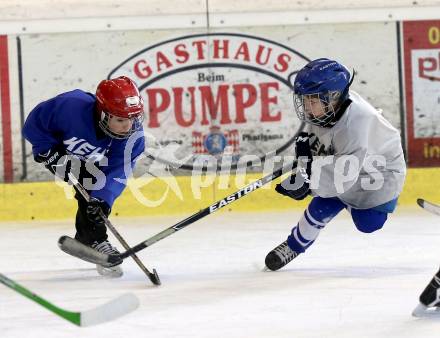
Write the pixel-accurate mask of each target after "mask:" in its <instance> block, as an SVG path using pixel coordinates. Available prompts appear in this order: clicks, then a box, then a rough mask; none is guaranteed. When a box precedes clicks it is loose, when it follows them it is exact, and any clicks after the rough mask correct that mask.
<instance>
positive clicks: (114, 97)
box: [96, 76, 144, 139]
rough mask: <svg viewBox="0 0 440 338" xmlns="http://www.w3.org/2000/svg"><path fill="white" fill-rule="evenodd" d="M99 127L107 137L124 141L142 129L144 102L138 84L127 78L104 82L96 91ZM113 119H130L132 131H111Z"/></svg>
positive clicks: (122, 77) (121, 77)
mask: <svg viewBox="0 0 440 338" xmlns="http://www.w3.org/2000/svg"><path fill="white" fill-rule="evenodd" d="M96 101H97V112H98V114H99V126H100V127H101V129H102V130H103V131H104V133H106V134H107V135H109V136H111V137H113V138H118V139H124V138H128V137H130V135H131V134H133V133H134V132H135V131H137V130H139V129H141V128H142V121H143V119H144V101H143V100H142V97H141V95H140V94H139V90H138V88H137V87H136V84H135V83H134V82H133V81H132V80H131V79H129V78H128V77H126V76H120V77H117V78H115V79H111V80H103V81H101V83H100V84H99V85H98V88H97V89H96ZM113 117H119V118H124V119H130V120H131V121H132V124H131V129H130V130H129V131H127V132H125V131H124V132H115V131H113V130H111V129H110V127H109V121H110V119H111V118H113Z"/></svg>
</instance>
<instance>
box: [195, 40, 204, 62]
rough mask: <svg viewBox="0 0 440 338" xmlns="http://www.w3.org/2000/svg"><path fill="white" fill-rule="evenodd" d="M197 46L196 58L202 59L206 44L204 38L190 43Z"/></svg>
mask: <svg viewBox="0 0 440 338" xmlns="http://www.w3.org/2000/svg"><path fill="white" fill-rule="evenodd" d="M192 45H193V46H195V47H196V48H197V60H203V59H204V58H205V53H204V49H203V48H204V47H205V45H206V41H205V40H198V41H194V42H193V43H192Z"/></svg>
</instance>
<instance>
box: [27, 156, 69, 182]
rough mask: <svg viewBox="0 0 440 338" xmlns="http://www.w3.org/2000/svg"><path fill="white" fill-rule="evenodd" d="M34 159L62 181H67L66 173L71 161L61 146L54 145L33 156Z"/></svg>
mask: <svg viewBox="0 0 440 338" xmlns="http://www.w3.org/2000/svg"><path fill="white" fill-rule="evenodd" d="M35 161H36V162H38V163H42V164H44V166H45V167H46V168H47V169H48V170H49V171H50V172H51V173H52V174H54V175H57V176H58V177H59V178H61V179H62V180H63V181H64V182H69V178H68V176H67V175H68V173H69V172H70V169H71V161H70V159H69V157H68V156H67V155H66V151H65V150H64V149H63V148H62V147H54V148H52V149H50V150H49V151H47V152H46V153H41V154H38V155H36V156H35Z"/></svg>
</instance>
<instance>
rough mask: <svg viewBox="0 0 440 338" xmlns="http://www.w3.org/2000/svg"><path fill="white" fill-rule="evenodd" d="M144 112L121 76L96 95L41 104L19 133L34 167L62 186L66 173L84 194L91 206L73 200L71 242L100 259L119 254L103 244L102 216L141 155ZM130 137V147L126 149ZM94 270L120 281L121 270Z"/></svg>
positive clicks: (73, 93) (67, 96)
mask: <svg viewBox="0 0 440 338" xmlns="http://www.w3.org/2000/svg"><path fill="white" fill-rule="evenodd" d="M143 110H144V106H143V100H142V98H141V96H140V94H139V91H138V89H137V87H136V85H135V84H134V83H133V81H132V80H130V79H129V78H128V77H125V76H121V77H118V78H115V79H111V80H104V81H101V83H100V84H99V85H98V87H97V90H96V95H93V94H91V93H87V92H84V91H82V90H79V89H76V90H73V91H70V92H66V93H62V94H60V95H58V96H56V97H54V98H52V99H50V100H47V101H44V102H42V103H40V104H39V105H37V106H36V107H35V108H34V109H33V110H32V111H31V112H30V114H29V116H28V117H27V119H26V122H25V124H24V127H23V135H24V137H25V138H26V139H27V140H28V141H29V142H30V143H31V144H32V152H33V155H34V159H35V161H36V162H39V163H42V164H44V166H45V167H46V168H47V169H48V170H50V171H51V172H52V173H53V174H54V175H57V176H59V177H60V178H61V179H63V180H64V181H66V182H69V178H68V173H69V172H70V173H71V174H72V175H74V176H76V178H77V179H78V181H79V183H81V184H82V185H83V186H84V187H85V188H86V190H87V191H88V193H89V195H90V201H89V202H87V201H86V200H85V199H84V198H83V197H82V196H81V194H79V193H78V192H77V193H76V195H75V198H76V199H77V200H78V211H77V213H76V222H75V227H76V235H75V239H76V240H78V241H80V242H81V243H83V244H85V245H88V246H90V247H92V248H94V249H95V250H97V251H100V252H103V253H110V254H117V253H118V251H117V249H116V248H115V247H114V246H113V245H111V243H110V242H109V241H108V239H107V232H106V226H105V223H104V220H103V219H102V217H101V216H100V212H101V211H102V212H103V214H104V215H105V216H109V214H110V211H111V208H112V205H113V202H114V201H115V199H116V198H117V197H118V196H119V195H120V194H121V193H122V191H123V190H124V188H125V181H126V178H127V177H126V176H127V175H126V171H127V170H126V168H127V167H129V168H130V169H132V168H133V167H134V164H135V160H136V158H137V157H138V156H139V155H140V154H141V153H142V152H143V151H144V137H143V133H142V130H143V129H142V121H143V116H144V114H143ZM138 131H139V132H140V133H138ZM135 132H136V134H135ZM131 135H134V138H135V139H136V141H135V142H134V145H129V144H130V142H129V141H130V140H129V138H130V136H131ZM128 145H129V148H127V146H128ZM126 148H127V149H128V150H129V151H128V152H127V155H126V156H127V157H128V158H124V151H125V150H126ZM126 163H128V165H127V164H126ZM124 165H125V166H124ZM121 263H122V261H121ZM97 268H98V272H99V273H101V274H109V273H110V274H112V275H113V276H117V275H122V269H121V268H120V267H119V266H115V267H112V268H109V269H110V271H109V270H108V269H104V268H103V267H100V266H97Z"/></svg>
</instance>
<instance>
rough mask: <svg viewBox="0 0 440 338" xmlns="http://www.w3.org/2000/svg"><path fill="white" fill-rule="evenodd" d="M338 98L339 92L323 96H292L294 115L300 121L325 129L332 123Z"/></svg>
mask: <svg viewBox="0 0 440 338" xmlns="http://www.w3.org/2000/svg"><path fill="white" fill-rule="evenodd" d="M340 97H341V92H339V91H332V92H327V93H325V94H322V93H314V94H293V104H294V107H295V112H296V115H297V116H298V118H299V119H300V120H301V121H304V122H307V123H310V124H314V125H317V126H321V127H325V126H327V125H328V124H329V123H330V122H332V121H333V119H334V117H335V115H336V111H337V108H338V104H339V98H340Z"/></svg>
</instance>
